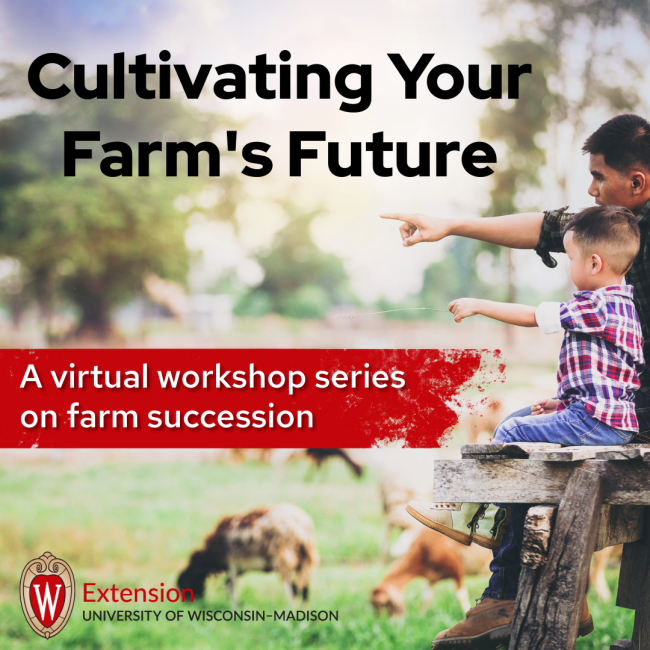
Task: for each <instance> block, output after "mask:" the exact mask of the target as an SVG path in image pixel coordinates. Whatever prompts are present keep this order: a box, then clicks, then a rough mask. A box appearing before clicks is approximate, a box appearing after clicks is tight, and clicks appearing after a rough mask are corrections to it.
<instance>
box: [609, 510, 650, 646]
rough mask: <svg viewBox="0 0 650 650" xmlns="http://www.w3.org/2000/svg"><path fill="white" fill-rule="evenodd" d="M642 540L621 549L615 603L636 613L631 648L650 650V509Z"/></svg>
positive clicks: (647, 512) (646, 515) (647, 511)
mask: <svg viewBox="0 0 650 650" xmlns="http://www.w3.org/2000/svg"><path fill="white" fill-rule="evenodd" d="M644 519H645V525H644V534H643V537H642V538H641V539H640V540H639V541H637V542H633V543H631V544H625V545H624V546H623V557H622V558H621V573H620V576H619V580H618V594H617V596H616V604H617V605H618V607H626V608H628V609H634V610H636V611H635V613H634V631H633V632H632V643H633V645H632V647H633V648H634V649H635V650H650V588H649V585H650V508H645V513H644Z"/></svg>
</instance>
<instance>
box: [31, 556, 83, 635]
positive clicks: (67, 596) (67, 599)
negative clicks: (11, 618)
mask: <svg viewBox="0 0 650 650" xmlns="http://www.w3.org/2000/svg"><path fill="white" fill-rule="evenodd" d="M74 595H75V594H74V576H73V575H72V569H70V567H69V566H68V564H67V563H66V562H64V561H63V560H60V559H58V558H55V557H54V556H53V555H52V554H51V553H43V555H41V557H40V558H38V559H36V560H32V561H31V562H29V563H28V564H27V566H26V567H25V568H24V570H23V575H22V577H21V579H20V602H21V605H22V606H23V613H24V614H25V618H26V619H27V622H28V623H29V625H30V627H31V628H32V630H34V632H36V634H38V635H40V636H42V637H45V638H46V639H49V638H51V637H53V636H54V635H55V634H58V633H59V632H60V631H61V630H62V629H63V627H64V626H65V624H66V623H67V622H68V619H69V618H70V614H71V613H72V607H73V605H74Z"/></svg>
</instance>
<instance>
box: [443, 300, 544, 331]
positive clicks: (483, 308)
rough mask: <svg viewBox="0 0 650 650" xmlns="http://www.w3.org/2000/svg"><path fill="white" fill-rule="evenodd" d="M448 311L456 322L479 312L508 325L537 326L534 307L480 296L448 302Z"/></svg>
mask: <svg viewBox="0 0 650 650" xmlns="http://www.w3.org/2000/svg"><path fill="white" fill-rule="evenodd" d="M449 311H450V312H451V313H452V314H453V315H454V320H455V321H456V322H457V323H460V322H461V321H462V320H463V318H468V317H469V316H475V315H476V314H481V315H482V316H487V317H488V318H493V319H494V320H499V321H501V322H502V323H509V324H510V325H519V327H537V321H536V320H535V307H529V306H528V305H517V304H513V303H509V302H494V301H492V300H482V299H480V298H458V299H457V300H452V302H450V303H449Z"/></svg>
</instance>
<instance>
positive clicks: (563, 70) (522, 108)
mask: <svg viewBox="0 0 650 650" xmlns="http://www.w3.org/2000/svg"><path fill="white" fill-rule="evenodd" d="M487 13H488V15H491V16H493V17H495V18H497V20H498V21H499V24H500V25H501V26H502V27H503V28H504V29H505V30H506V34H507V35H506V37H505V38H504V40H503V41H501V42H500V43H498V44H497V45H495V46H493V47H491V48H490V49H489V52H490V53H491V54H492V56H493V58H494V60H495V62H496V63H503V64H507V63H513V62H526V63H531V64H532V69H533V75H532V78H530V79H529V80H528V82H527V83H525V85H523V87H522V91H521V94H520V97H519V98H518V99H517V100H515V103H514V105H513V106H512V107H504V106H503V105H501V104H498V103H495V102H489V103H488V105H487V107H486V110H485V114H484V116H483V119H482V120H481V132H482V134H483V135H484V136H485V137H486V138H489V139H492V140H502V141H503V142H504V143H505V144H506V146H507V154H506V156H505V158H504V157H502V158H501V161H500V165H499V169H498V171H497V173H495V175H494V177H493V178H494V182H493V187H492V191H491V193H490V198H491V201H490V206H489V207H488V209H487V210H486V211H485V213H484V216H494V215H500V214H509V213H512V212H517V211H520V210H522V209H540V207H541V206H539V205H530V204H528V205H526V204H522V203H523V202H524V201H525V199H524V196H525V192H526V190H528V189H530V188H533V187H539V186H540V174H541V170H542V168H543V167H544V166H545V165H546V164H547V161H548V162H549V163H550V167H551V169H552V172H553V176H554V178H555V182H556V184H557V187H558V189H559V191H560V197H561V201H562V202H563V203H564V204H566V203H568V188H569V184H570V179H571V171H572V169H571V164H570V161H571V156H570V155H567V152H573V151H577V150H578V148H579V145H580V143H581V141H582V139H583V138H584V137H585V136H586V135H587V134H586V133H585V125H586V124H587V123H588V122H589V120H588V118H587V116H588V113H589V112H590V111H596V110H602V109H603V108H604V109H605V110H606V111H607V112H609V113H611V112H616V113H619V112H622V111H630V110H633V109H634V108H635V107H636V106H637V105H638V104H639V102H640V98H639V93H638V91H637V84H638V82H639V79H640V78H641V70H640V68H639V66H638V64H637V62H636V61H635V60H633V59H631V58H629V57H627V58H626V57H624V56H622V55H621V51H622V48H621V45H622V43H623V42H624V40H625V39H626V38H627V37H628V36H629V32H630V31H633V30H637V31H638V33H639V34H643V35H644V36H645V35H646V34H647V28H648V26H650V13H649V6H648V3H647V2H645V1H640V0H590V1H589V2H571V3H568V2H564V1H561V0H524V1H519V2H517V3H515V2H514V0H506V1H505V2H503V1H502V0H499V2H496V0H489V2H488V4H487ZM513 34H514V36H513ZM617 44H618V46H617ZM551 88H552V90H551ZM542 134H548V138H547V142H546V143H545V144H544V145H543V144H541V139H540V136H541V135H542ZM504 163H505V167H504ZM503 256H504V257H505V263H506V267H507V275H508V300H509V301H515V300H516V289H515V284H514V269H513V264H512V253H511V251H510V250H507V251H505V252H504V254H503Z"/></svg>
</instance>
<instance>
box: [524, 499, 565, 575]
mask: <svg viewBox="0 0 650 650" xmlns="http://www.w3.org/2000/svg"><path fill="white" fill-rule="evenodd" d="M556 511H557V506H533V507H532V508H529V509H528V512H527V513H526V521H525V522H524V539H523V543H522V545H521V564H522V566H525V567H528V568H529V569H538V568H539V567H541V566H542V564H544V563H545V562H546V556H547V554H548V545H549V541H550V539H551V531H552V529H553V520H554V518H555V513H556Z"/></svg>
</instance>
